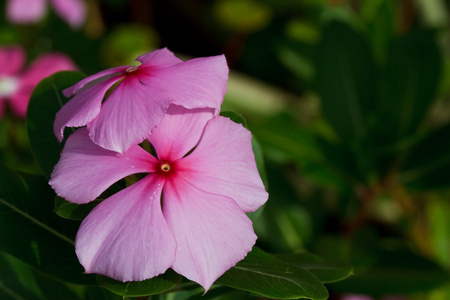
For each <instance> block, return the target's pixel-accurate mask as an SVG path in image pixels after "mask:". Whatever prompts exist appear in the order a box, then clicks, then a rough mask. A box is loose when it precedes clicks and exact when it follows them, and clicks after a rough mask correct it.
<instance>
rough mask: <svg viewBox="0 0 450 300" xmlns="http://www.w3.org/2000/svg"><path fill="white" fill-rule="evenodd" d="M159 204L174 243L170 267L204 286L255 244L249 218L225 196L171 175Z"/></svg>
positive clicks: (232, 264)
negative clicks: (173, 254) (161, 205)
mask: <svg viewBox="0 0 450 300" xmlns="http://www.w3.org/2000/svg"><path fill="white" fill-rule="evenodd" d="M163 206H164V216H165V218H166V220H167V223H168V224H169V227H170V229H171V230H172V232H173V234H174V236H175V239H176V241H177V245H178V247H177V252H176V258H175V262H174V263H173V265H172V268H173V269H174V270H175V271H176V272H177V273H180V274H181V275H183V276H185V277H186V278H188V279H190V280H193V281H195V282H197V283H199V284H200V285H202V286H203V287H204V288H205V290H208V289H209V288H210V287H211V285H212V284H213V282H214V281H215V280H216V279H217V278H219V277H220V276H221V275H222V274H223V273H224V272H225V271H227V270H228V269H229V268H231V267H232V266H234V265H235V264H236V263H237V262H239V261H240V260H242V259H243V258H244V257H245V256H246V255H247V253H248V252H249V251H250V250H251V249H252V247H253V245H254V244H255V241H256V235H255V234H254V232H253V228H252V222H251V221H250V219H249V218H248V217H247V216H246V215H245V213H244V212H243V211H242V209H241V208H240V207H239V206H238V205H237V204H236V203H235V202H234V201H233V200H232V199H230V198H228V197H223V196H220V195H216V194H210V193H207V192H204V191H203V190H201V189H199V188H197V187H194V186H192V185H191V184H189V183H187V182H186V181H184V180H183V179H181V178H177V177H172V178H171V179H168V180H167V181H166V185H165V186H164V198H163Z"/></svg>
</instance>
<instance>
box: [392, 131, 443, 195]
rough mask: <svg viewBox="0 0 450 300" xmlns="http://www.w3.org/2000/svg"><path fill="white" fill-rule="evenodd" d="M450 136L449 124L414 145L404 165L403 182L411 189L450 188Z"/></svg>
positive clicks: (402, 171)
mask: <svg viewBox="0 0 450 300" xmlns="http://www.w3.org/2000/svg"><path fill="white" fill-rule="evenodd" d="M449 136H450V124H447V125H445V126H443V127H441V128H439V129H438V130H435V131H433V132H431V133H429V134H427V135H426V136H425V137H424V138H423V139H422V140H421V141H420V142H418V143H417V144H416V145H414V146H413V147H412V148H411V149H410V150H409V154H408V156H407V157H406V158H405V160H404V162H403V165H402V170H401V177H400V179H401V180H402V182H404V183H406V184H407V185H408V186H409V187H410V188H413V189H420V190H430V189H436V188H446V187H449V186H450V181H449V180H448V178H450V139H449V138H448V137H449ZM437 145H439V146H437Z"/></svg>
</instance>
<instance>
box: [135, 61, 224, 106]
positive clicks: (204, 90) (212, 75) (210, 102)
mask: <svg viewBox="0 0 450 300" xmlns="http://www.w3.org/2000/svg"><path fill="white" fill-rule="evenodd" d="M139 69H140V70H142V71H144V72H141V73H140V74H139V75H138V76H139V81H140V82H142V83H143V84H145V85H147V86H155V87H158V88H159V89H160V93H161V94H160V97H161V98H170V99H171V100H172V101H173V103H174V104H177V105H181V106H183V107H185V108H205V107H210V108H215V109H216V113H218V112H219V111H220V105H221V104H222V101H223V96H224V95H225V93H226V90H227V80H228V66H227V62H226V59H225V56H223V55H219V56H212V57H201V58H195V59H191V60H188V61H185V62H181V63H178V64H174V65H172V66H169V67H166V68H154V67H153V66H151V65H150V66H147V65H144V64H143V65H142V66H140V67H139Z"/></svg>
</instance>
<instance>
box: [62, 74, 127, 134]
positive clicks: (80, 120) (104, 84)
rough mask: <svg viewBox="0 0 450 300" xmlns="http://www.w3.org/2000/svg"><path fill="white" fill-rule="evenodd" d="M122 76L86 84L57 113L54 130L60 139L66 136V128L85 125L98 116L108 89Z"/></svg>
mask: <svg viewBox="0 0 450 300" xmlns="http://www.w3.org/2000/svg"><path fill="white" fill-rule="evenodd" d="M120 78H121V77H119V76H116V77H112V78H108V79H107V80H105V81H101V82H100V83H97V84H92V85H88V86H86V87H85V88H83V89H81V90H80V91H79V92H78V93H77V94H76V95H75V97H73V98H72V99H70V101H69V102H67V103H66V104H65V105H64V106H63V107H62V108H61V109H60V110H59V111H58V112H57V113H56V117H55V122H54V123H53V132H54V133H55V135H56V137H57V138H58V140H59V141H62V139H63V138H64V128H66V127H79V126H84V125H86V124H88V123H89V122H91V121H92V120H93V119H94V118H95V117H97V115H98V114H99V113H100V108H101V106H102V101H103V97H104V96H105V93H106V91H107V90H108V89H109V88H110V87H111V86H112V85H113V84H115V83H116V82H117V81H119V80H120ZM82 81H83V80H82ZM80 82H81V81H80Z"/></svg>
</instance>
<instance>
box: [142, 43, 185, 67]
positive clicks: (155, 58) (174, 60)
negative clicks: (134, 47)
mask: <svg viewBox="0 0 450 300" xmlns="http://www.w3.org/2000/svg"><path fill="white" fill-rule="evenodd" d="M136 60H137V61H139V62H141V63H142V65H141V66H139V69H146V68H155V67H159V68H164V67H169V66H172V65H175V64H178V63H181V62H183V61H182V60H181V59H179V58H178V57H176V56H175V55H174V54H173V52H172V51H170V50H169V49H167V48H163V49H157V50H154V51H152V52H149V53H146V54H143V55H141V56H139V57H138V58H136Z"/></svg>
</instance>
